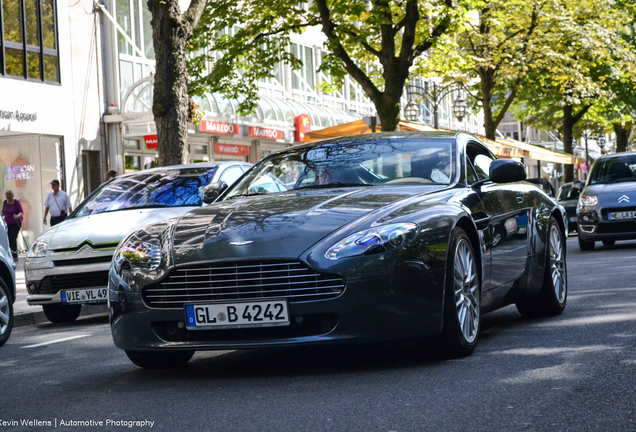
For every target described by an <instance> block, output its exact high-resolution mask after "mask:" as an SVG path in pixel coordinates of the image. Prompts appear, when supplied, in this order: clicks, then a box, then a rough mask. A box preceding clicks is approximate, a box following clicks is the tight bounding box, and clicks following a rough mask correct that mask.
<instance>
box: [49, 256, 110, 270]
mask: <svg viewBox="0 0 636 432" xmlns="http://www.w3.org/2000/svg"><path fill="white" fill-rule="evenodd" d="M112 259H113V257H112V255H106V256H99V257H91V258H73V259H58V260H53V265H54V266H55V267H63V266H74V265H87V264H103V263H109V262H111V261H112Z"/></svg>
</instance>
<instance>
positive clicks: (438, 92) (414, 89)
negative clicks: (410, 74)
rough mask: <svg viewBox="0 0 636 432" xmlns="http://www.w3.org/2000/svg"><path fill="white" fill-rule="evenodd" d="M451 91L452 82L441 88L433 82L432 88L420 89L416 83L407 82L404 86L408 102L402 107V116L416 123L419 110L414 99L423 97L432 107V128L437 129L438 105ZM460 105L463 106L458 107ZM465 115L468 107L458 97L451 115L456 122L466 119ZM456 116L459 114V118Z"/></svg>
mask: <svg viewBox="0 0 636 432" xmlns="http://www.w3.org/2000/svg"><path fill="white" fill-rule="evenodd" d="M453 90H455V83H454V82H453V83H449V84H446V85H443V86H438V85H437V84H436V83H435V82H433V85H432V88H426V87H422V86H421V85H418V84H416V83H413V82H409V83H408V84H407V85H406V92H407V95H408V98H409V102H408V103H407V104H406V106H405V107H404V116H405V117H406V119H407V120H409V121H416V120H417V119H419V116H420V110H419V108H418V106H417V102H416V101H415V99H416V97H423V98H425V99H427V100H428V101H429V102H430V103H431V104H432V105H433V126H434V127H435V129H439V104H440V103H441V102H442V99H443V98H444V97H445V96H446V95H448V94H449V93H451V92H452V91H453ZM462 103H463V105H461V106H460V104H462ZM467 113H468V107H467V105H466V101H465V100H464V98H463V97H462V96H461V95H460V96H459V97H458V98H457V99H456V100H455V101H454V102H453V115H455V117H457V120H459V121H462V119H463V118H464V117H466V115H467ZM457 114H460V115H461V117H458V115H457Z"/></svg>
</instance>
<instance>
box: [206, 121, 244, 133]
mask: <svg viewBox="0 0 636 432" xmlns="http://www.w3.org/2000/svg"><path fill="white" fill-rule="evenodd" d="M201 132H208V133H217V134H225V135H238V134H239V125H237V124H234V123H223V122H216V121H212V120H201Z"/></svg>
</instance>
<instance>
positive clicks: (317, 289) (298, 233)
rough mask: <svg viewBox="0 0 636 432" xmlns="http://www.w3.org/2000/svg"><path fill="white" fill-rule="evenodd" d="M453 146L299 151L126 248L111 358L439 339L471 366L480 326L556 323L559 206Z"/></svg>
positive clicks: (365, 138)
mask: <svg viewBox="0 0 636 432" xmlns="http://www.w3.org/2000/svg"><path fill="white" fill-rule="evenodd" d="M525 176H526V175H525V170H524V167H523V165H522V164H521V163H519V162H516V161H513V160H496V158H495V156H493V155H492V153H491V152H490V151H489V150H488V149H487V148H486V147H485V146H484V145H482V144H481V143H480V142H479V141H478V140H477V139H475V138H474V137H472V136H470V135H466V134H461V133H460V134H455V133H438V132H435V133H399V132H396V133H378V134H368V135H362V136H356V137H345V138H339V139H333V140H326V141H320V142H316V143H312V144H307V145H302V146H298V147H292V148H289V149H285V150H282V151H279V152H276V153H273V154H271V155H269V156H268V157H266V158H265V159H263V160H262V161H261V162H259V163H258V164H257V165H255V166H254V167H253V168H252V169H251V170H250V171H248V172H247V173H246V174H245V175H244V176H243V177H242V178H241V179H240V180H239V181H238V182H237V183H235V185H234V186H232V187H230V188H227V186H225V185H224V184H222V183H216V184H213V185H211V186H209V188H208V190H206V191H205V192H204V196H206V199H208V200H209V199H213V198H214V197H215V196H216V195H217V194H220V196H219V198H218V199H217V200H216V202H215V203H214V204H212V205H210V206H208V207H204V208H200V209H197V210H194V211H191V212H189V213H187V214H186V215H184V216H182V217H180V218H175V219H171V220H168V221H165V222H160V223H155V224H152V225H148V226H146V227H144V228H143V229H140V230H138V231H136V232H134V233H133V234H131V235H130V236H128V237H127V238H126V239H125V240H123V241H122V242H121V243H120V245H119V248H118V250H117V251H116V253H115V256H114V259H113V264H112V267H111V271H110V281H109V302H110V320H111V328H112V334H113V339H114V342H115V345H117V346H118V347H119V348H122V349H124V350H125V351H126V354H127V355H128V357H129V358H130V360H131V361H132V362H133V363H135V364H136V365H139V366H142V367H168V366H176V365H179V364H184V363H186V362H187V361H189V360H190V358H191V357H192V355H193V353H194V352H195V351H196V350H210V349H237V348H258V347H272V346H284V345H292V344H320V343H336V342H347V341H354V340H356V341H361V340H387V339H397V338H421V337H431V336H432V337H433V338H431V343H432V344H433V343H434V344H442V345H443V347H444V349H445V350H446V352H447V353H448V354H449V355H451V356H463V355H468V354H470V353H471V352H472V351H473V349H474V348H475V345H476V344H477V339H478V336H479V328H480V322H481V315H482V314H484V313H486V312H489V311H492V310H494V309H497V308H500V307H502V306H505V305H509V304H512V303H516V304H517V308H518V309H519V311H520V312H521V313H522V314H524V315H556V314H559V313H561V312H562V311H563V309H564V308H565V304H566V296H567V269H566V262H565V254H566V250H565V237H566V233H567V218H566V217H565V211H564V209H563V208H562V207H560V206H559V205H557V204H556V203H555V202H554V201H553V200H552V199H551V198H549V197H548V196H547V195H546V194H545V193H544V192H542V191H541V190H539V189H538V188H536V187H535V186H533V185H530V184H528V183H525V182H523V181H522V180H523V179H525Z"/></svg>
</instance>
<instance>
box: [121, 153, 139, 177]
mask: <svg viewBox="0 0 636 432" xmlns="http://www.w3.org/2000/svg"><path fill="white" fill-rule="evenodd" d="M140 167H141V157H140V156H129V155H126V156H125V157H124V171H125V172H127V173H129V172H135V171H139V169H140Z"/></svg>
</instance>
